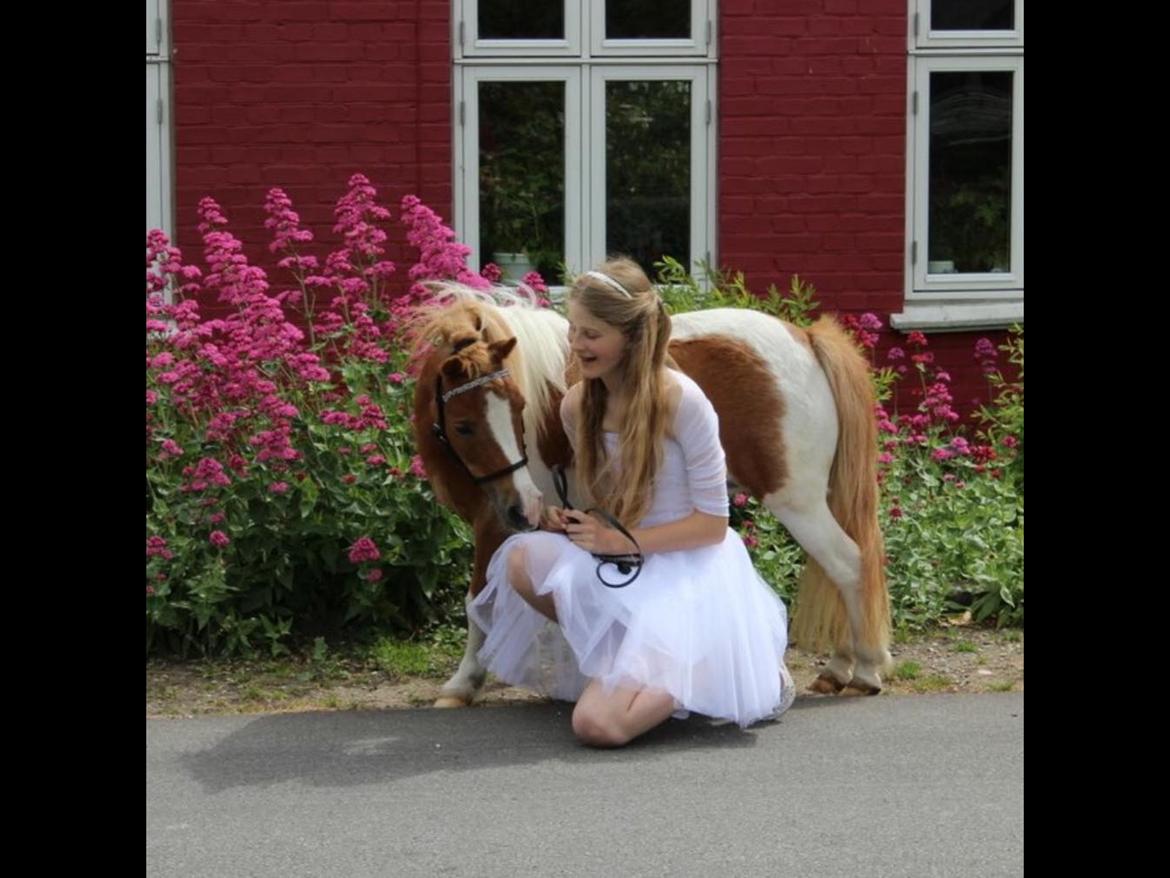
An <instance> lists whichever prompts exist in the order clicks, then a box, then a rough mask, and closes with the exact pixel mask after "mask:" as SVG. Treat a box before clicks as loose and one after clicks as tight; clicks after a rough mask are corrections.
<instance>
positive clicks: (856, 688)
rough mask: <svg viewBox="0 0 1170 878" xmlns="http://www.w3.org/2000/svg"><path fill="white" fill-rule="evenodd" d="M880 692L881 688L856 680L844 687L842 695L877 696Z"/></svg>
mask: <svg viewBox="0 0 1170 878" xmlns="http://www.w3.org/2000/svg"><path fill="white" fill-rule="evenodd" d="M881 691H882V687H881V686H873V685H871V684H869V683H862V682H859V681H858V680H851V681H850V682H849V685H848V686H846V687H845V690H844V691H843V692H842V693H841V694H842V695H877V694H878V693H879V692H881Z"/></svg>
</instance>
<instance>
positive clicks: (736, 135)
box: [718, 0, 907, 316]
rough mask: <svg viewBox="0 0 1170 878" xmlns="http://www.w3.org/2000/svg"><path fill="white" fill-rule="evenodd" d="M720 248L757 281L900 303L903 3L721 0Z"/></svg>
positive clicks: (878, 305)
mask: <svg viewBox="0 0 1170 878" xmlns="http://www.w3.org/2000/svg"><path fill="white" fill-rule="evenodd" d="M719 8H720V34H721V42H720V47H719V49H720V51H719V55H720V62H719V82H720V86H719V87H720V96H719V114H720V142H719V226H718V230H719V254H720V262H722V263H723V264H725V265H728V266H734V267H735V268H737V269H739V270H742V271H744V272H745V273H746V274H747V277H748V280H749V285H751V286H753V288H759V289H763V288H765V287H766V286H767V285H768V283H772V282H775V283H777V284H778V285H779V286H781V287H782V288H784V287H786V286H787V278H788V276H789V275H791V274H794V273H795V274H799V275H801V277H803V278H807V279H808V280H809V281H811V282H812V283H813V284H814V285H815V286H816V288H817V290H818V291H819V292H820V293H821V294H822V295H823V297H824V298H823V301H826V302H827V303H831V305H832V307H833V308H836V309H841V310H845V311H867V310H868V311H874V312H875V313H877V314H879V315H882V316H884V315H886V314H888V313H889V312H890V311H891V310H898V309H900V307H901V300H902V259H903V241H904V238H905V231H904V226H903V223H904V221H905V176H906V173H905V149H906V132H905V127H906V15H907V4H906V2H905V0H865V2H860V0H721V2H720V5H719Z"/></svg>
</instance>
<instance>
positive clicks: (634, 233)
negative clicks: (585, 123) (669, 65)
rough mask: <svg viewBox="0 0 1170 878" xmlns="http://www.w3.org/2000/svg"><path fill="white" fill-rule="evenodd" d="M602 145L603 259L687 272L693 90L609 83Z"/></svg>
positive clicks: (670, 84) (673, 84) (683, 85)
mask: <svg viewBox="0 0 1170 878" xmlns="http://www.w3.org/2000/svg"><path fill="white" fill-rule="evenodd" d="M605 143H606V154H605V162H606V171H605V183H606V192H605V198H606V210H605V222H606V226H605V228H606V236H605V247H606V252H607V253H609V254H615V253H624V254H626V255H628V256H631V257H633V258H634V259H635V260H636V261H637V262H638V263H639V264H640V265H641V266H642V268H643V269H644V270H645V271H646V272H647V273H648V274H651V275H652V274H653V270H654V269H653V266H654V262H655V261H656V260H659V259H661V258H662V256H663V255H664V254H667V255H670V256H673V257H674V258H675V259H677V260H679V261H680V262H681V263H682V264H683V265H688V266H689V265H690V261H691V247H690V230H691V83H690V82H689V81H667V82H617V81H609V82H607V83H606V89H605Z"/></svg>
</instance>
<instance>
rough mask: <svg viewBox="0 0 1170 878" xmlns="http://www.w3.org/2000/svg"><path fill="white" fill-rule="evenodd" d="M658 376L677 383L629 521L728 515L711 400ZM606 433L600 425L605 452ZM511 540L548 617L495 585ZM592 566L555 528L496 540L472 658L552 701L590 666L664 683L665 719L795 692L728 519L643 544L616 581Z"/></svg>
mask: <svg viewBox="0 0 1170 878" xmlns="http://www.w3.org/2000/svg"><path fill="white" fill-rule="evenodd" d="M671 374H672V376H673V377H674V379H675V380H676V381H677V382H678V383H679V384H680V385H681V386H682V395H681V398H680V401H679V405H678V410H677V413H676V416H675V422H674V424H673V428H672V429H671V430H668V435H667V437H666V440H665V442H666V445H665V449H664V454H663V461H662V467H661V469H660V471H659V473H658V475H657V478H656V480H655V490H654V498H653V502H652V504H651V507H650V510H649V512H648V513H647V514H646V516H645V517H644V518H643V519H642V521H641V524H640V526H641V527H652V526H654V525H659V524H665V523H668V522H671V521H677V520H679V519H681V518H685V517H686V516H688V515H690V514H691V513H692V511H693V510H696V509H697V510H699V511H700V512H705V513H707V514H710V515H717V516H726V515H727V514H728V500H727V470H726V463H725V459H724V453H723V448H722V446H721V445H720V444H719V421H718V418H717V417H716V415H715V410H714V408H713V407H712V406H711V403H710V401H709V400H708V399H707V397H706V396H705V395H704V394H703V391H702V390H701V389H700V388H699V386H698V385H697V384H695V382H694V381H692V380H691V379H690V378H689V377H687V376H686V375H683V374H681V373H679V372H672V373H671ZM570 414H571V413H569V412H568V411H567V408H562V412H561V416H562V420H564V421H566V424H565V427H566V432H567V433H568V435H569V436H570V437H574V436H575V432H574V430H573V429H572V424H571V423H568V421H569V417H568V416H569V415H570ZM617 438H618V437H617V434H615V433H607V434H606V436H605V442H606V444H607V448H608V451H609V454H611V455H613V454H615V453H616V452H617ZM516 546H524V547H525V549H526V550H527V569H528V574H529V576H530V577H531V578H532V581H533V583H534V585H535V590H536V592H537V593H538V594H542V595H543V594H551V595H552V596H553V601H554V603H555V605H556V610H557V618H558V620H559V621H558V622H557V623H554V622H550V621H549V620H548V619H547V618H546V617H545V616H543V615H541V614H540V613H538V612H537V611H536V610H534V609H533V608H532V607H531V606H529V604H528V603H527V602H525V601H524V599H523V598H521V597H520V595H518V594H517V593H516V591H515V590H514V589H513V588H512V587H511V585H510V584H509V583H508V580H507V558H508V554H509V552H510V551H511V550H512V549H513V548H515V547H516ZM597 564H598V561H597V559H596V558H594V557H593V556H592V555H590V554H589V553H588V552H586V551H585V550H584V549H581V548H579V547H578V546H575V545H573V543H572V542H570V541H569V538H568V537H567V536H565V535H564V534H560V533H550V532H547V531H537V532H534V533H525V534H515V535H513V536H511V537H509V538H508V539H507V540H505V541H504V543H503V544H502V545H501V546H500V548H499V549H497V550H496V552H495V554H494V555H493V556H492V558H491V561H490V562H489V564H488V570H487V583H486V585H485V586H484V589H483V590H482V591H481V592H480V593H479V595H478V596H477V597H476V599H475V600H474V601H473V602H472V604H471V605H470V608H469V612H470V614H471V617H472V619H473V620H474V621H475V623H476V624H477V625H478V626H479V627H480V628H481V629H482V630H483V631H484V633H485V635H486V639H485V642H484V645H483V647H482V648H481V649H480V651H479V659H480V661H481V662H482V663H483V664H484V666H485V667H486V668H487V669H488V670H490V671H491V672H492V673H493V674H495V675H496V676H497V677H498V678H500V679H501V680H504V681H505V682H507V683H509V684H511V685H514V686H522V687H526V688H530V689H534V690H536V691H538V692H541V693H543V694H545V695H547V696H550V697H553V698H558V699H562V700H565V701H576V700H577V698H578V697H579V696H580V695H581V692H582V690H583V689H584V688H585V685H586V684H587V683H588V682H589V679H590V678H596V679H598V680H600V681H601V682H602V685H603V686H604V687H606V688H607V689H608V688H611V687H615V686H622V687H630V688H636V689H640V688H650V689H657V690H664V691H666V692H669V693H670V694H671V695H672V696H673V697H674V699H675V704H676V708H677V710H676V713H675V716H676V717H685V716H686V715H687V712H688V711H694V712H696V713H701V714H705V715H707V716H710V717H715V718H719V719H723V720H729V721H732V722H735V723H738V724H739V725H740V726H743V727H746V726H748V725H750V724H751V723H753V722H755V721H757V720H759V719H762V718H764V717H770V716H775V715H778V714H779V713H780V712H782V711H783V710H785V709H787V708H788V706H789V705H790V704H791V703H792V700H793V698H794V697H795V691H794V688H793V686H792V682H791V677H790V676H789V675H788V671H787V669H786V668H785V667H784V650H785V648H786V646H787V643H788V615H787V612H786V611H785V608H784V604H783V603H782V602H781V601H780V599H779V598H778V597H777V596H776V594H775V593H774V592H773V591H772V590H771V589H770V588H769V587H768V586H767V585H766V584H765V583H764V581H763V580H762V579H761V578H760V576H759V574H758V573H757V572H756V569H755V567H753V566H752V562H751V558H750V556H749V555H748V553H747V549H746V548H745V547H744V545H743V541H742V540H741V539H740V538H739V535H738V534H737V533H736V532H735V531H734V530H732V529H731V528H728V529H727V533H726V534H725V536H724V538H723V541H722V542H721V543H718V544H716V545H713V546H705V547H703V548H699V549H682V550H678V551H671V552H655V553H650V554H647V555H646V556H645V563H644V565H643V567H642V572H641V574H640V575H639V576H638V578H637V579H636V580H634V582H633V583H631V584H630V585H629V586H627V587H625V588H608V587H606V586H605V585H603V584H602V583H601V582H600V581H599V580H598V578H597ZM603 573H604V575H605V577H606V578H607V579H608V580H610V581H611V582H612V581H619V582H620V581H624V580H625V579H628V576H621V575H620V574H619V573H618V572H617V570H616V569H615V568H614V567H613V566H612V565H607V566H606V568H605V569H604V570H603ZM782 680H783V681H784V682H783V685H782Z"/></svg>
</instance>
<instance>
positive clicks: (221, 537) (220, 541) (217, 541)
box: [208, 530, 231, 549]
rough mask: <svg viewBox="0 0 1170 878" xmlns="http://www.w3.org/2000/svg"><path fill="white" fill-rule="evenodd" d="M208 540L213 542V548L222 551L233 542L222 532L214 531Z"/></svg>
mask: <svg viewBox="0 0 1170 878" xmlns="http://www.w3.org/2000/svg"><path fill="white" fill-rule="evenodd" d="M208 539H209V540H210V541H211V544H212V545H213V546H218V547H219V548H221V549H222V548H223V547H224V546H226V545H228V543H230V542H231V540H230V539H228V535H227V534H225V533H224V532H223V531H222V530H213V531H212V532H211V536H209V537H208Z"/></svg>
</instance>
